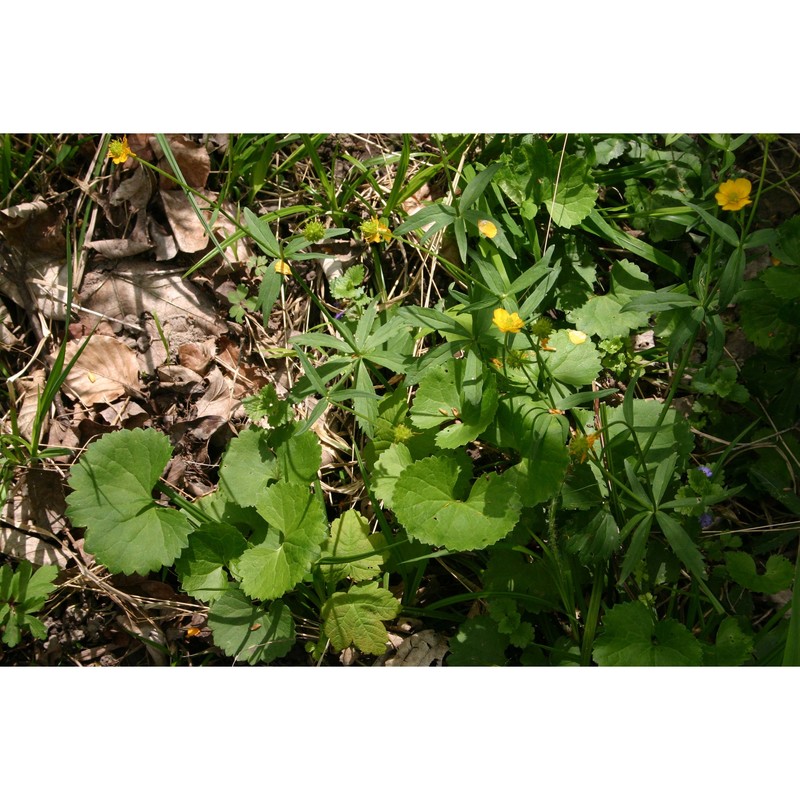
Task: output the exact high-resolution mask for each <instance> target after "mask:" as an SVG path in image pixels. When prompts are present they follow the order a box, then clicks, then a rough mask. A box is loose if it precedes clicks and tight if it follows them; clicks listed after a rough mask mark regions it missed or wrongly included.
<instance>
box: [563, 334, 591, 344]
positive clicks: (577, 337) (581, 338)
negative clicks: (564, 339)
mask: <svg viewBox="0 0 800 800" xmlns="http://www.w3.org/2000/svg"><path fill="white" fill-rule="evenodd" d="M567 336H569V340H570V341H571V342H572V344H583V343H584V342H585V341H586V340H587V339H588V338H589V337H588V336H587V335H586V334H585V333H584V332H583V331H570V332H569V333H568V334H567Z"/></svg>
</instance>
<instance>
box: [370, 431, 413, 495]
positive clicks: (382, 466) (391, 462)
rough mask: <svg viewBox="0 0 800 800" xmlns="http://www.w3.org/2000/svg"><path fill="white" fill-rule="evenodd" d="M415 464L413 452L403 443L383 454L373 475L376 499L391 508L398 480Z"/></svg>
mask: <svg viewBox="0 0 800 800" xmlns="http://www.w3.org/2000/svg"><path fill="white" fill-rule="evenodd" d="M413 463H414V459H413V458H412V457H411V452H410V451H409V449H408V447H406V446H405V445H404V444H402V443H396V444H392V445H390V446H389V448H388V449H387V450H385V451H384V452H383V453H381V455H380V457H379V458H378V460H377V461H376V462H375V468H374V470H373V471H372V475H371V480H372V489H373V491H374V492H375V497H377V498H378V500H381V501H382V502H384V503H386V505H387V506H389V507H391V506H392V503H393V500H392V498H393V495H394V487H395V485H396V483H397V479H398V478H399V477H400V475H401V474H402V472H403V470H404V469H405V468H406V467H408V466H410V465H411V464H413Z"/></svg>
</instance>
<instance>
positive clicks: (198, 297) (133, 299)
mask: <svg viewBox="0 0 800 800" xmlns="http://www.w3.org/2000/svg"><path fill="white" fill-rule="evenodd" d="M181 274H182V273H181V271H180V270H174V269H173V270H164V269H161V268H160V267H159V266H158V265H157V264H156V263H154V262H152V261H143V260H136V259H129V260H125V261H120V263H119V264H118V265H117V267H116V269H115V270H114V272H113V273H88V274H87V275H86V278H85V280H84V286H83V291H82V292H81V296H80V297H81V299H80V301H79V302H80V304H81V305H83V306H85V307H86V308H89V309H91V310H92V311H95V312H97V313H99V314H102V315H104V316H107V317H112V318H114V319H123V318H124V317H125V316H126V315H127V314H132V315H133V316H134V317H141V315H142V314H144V313H145V312H147V313H149V314H151V315H153V316H158V319H159V320H160V321H161V324H162V325H165V323H166V322H167V321H168V320H170V319H171V318H175V317H183V318H186V319H188V320H189V321H190V322H191V324H192V325H195V326H197V327H199V328H201V329H202V330H203V331H205V332H206V334H209V333H211V334H220V333H223V332H224V330H225V328H224V327H223V326H222V325H219V324H218V323H217V322H216V315H215V313H214V308H213V306H212V304H211V301H210V300H209V299H208V298H207V296H206V295H205V294H203V292H201V291H200V290H199V289H198V288H197V287H196V286H195V285H194V284H193V283H192V282H191V281H189V280H184V279H183V278H182V277H181Z"/></svg>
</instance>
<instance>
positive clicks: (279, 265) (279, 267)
mask: <svg viewBox="0 0 800 800" xmlns="http://www.w3.org/2000/svg"><path fill="white" fill-rule="evenodd" d="M275 272H280V274H281V275H291V274H292V270H291V269H290V267H289V265H288V264H287V263H286V262H285V261H276V262H275Z"/></svg>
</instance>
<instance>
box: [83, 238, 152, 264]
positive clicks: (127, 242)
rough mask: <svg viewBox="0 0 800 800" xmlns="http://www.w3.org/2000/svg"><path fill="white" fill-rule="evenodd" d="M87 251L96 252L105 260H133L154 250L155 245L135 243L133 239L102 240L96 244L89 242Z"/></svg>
mask: <svg viewBox="0 0 800 800" xmlns="http://www.w3.org/2000/svg"><path fill="white" fill-rule="evenodd" d="M85 246H86V249H87V250H94V251H95V252H96V253H99V254H100V255H101V256H103V258H109V259H111V258H131V257H132V256H138V255H139V254H140V253H145V252H147V251H148V250H152V248H153V245H151V244H148V243H147V242H135V241H133V239H100V240H98V241H96V242H87V243H86V245H85Z"/></svg>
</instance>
